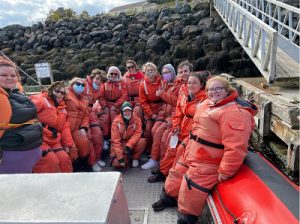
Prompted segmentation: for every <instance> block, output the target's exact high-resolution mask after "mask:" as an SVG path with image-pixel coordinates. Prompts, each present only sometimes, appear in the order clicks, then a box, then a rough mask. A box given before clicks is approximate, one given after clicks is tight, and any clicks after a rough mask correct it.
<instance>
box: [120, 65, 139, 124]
mask: <svg viewBox="0 0 300 224" xmlns="http://www.w3.org/2000/svg"><path fill="white" fill-rule="evenodd" d="M126 69H127V72H126V73H125V74H124V77H123V78H124V80H125V83H126V87H127V92H128V98H129V102H130V103H131V104H132V105H133V112H134V113H135V114H136V115H137V116H139V118H141V121H142V122H143V120H144V116H143V110H142V108H141V106H140V104H139V85H140V83H141V82H142V81H143V80H144V73H143V72H141V71H139V69H138V66H137V64H136V62H135V61H134V60H128V61H126Z"/></svg>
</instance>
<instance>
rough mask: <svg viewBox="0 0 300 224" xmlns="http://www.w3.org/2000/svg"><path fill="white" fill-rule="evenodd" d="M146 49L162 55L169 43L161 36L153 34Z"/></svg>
mask: <svg viewBox="0 0 300 224" xmlns="http://www.w3.org/2000/svg"><path fill="white" fill-rule="evenodd" d="M146 47H147V48H150V49H152V50H154V51H155V52H156V53H164V52H165V50H166V49H168V48H169V47H170V43H169V42H168V41H167V40H166V39H165V38H163V37H162V36H159V35H156V34H154V35H153V36H151V37H150V38H149V40H148V41H147V43H146Z"/></svg>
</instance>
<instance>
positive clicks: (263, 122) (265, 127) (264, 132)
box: [259, 101, 271, 137]
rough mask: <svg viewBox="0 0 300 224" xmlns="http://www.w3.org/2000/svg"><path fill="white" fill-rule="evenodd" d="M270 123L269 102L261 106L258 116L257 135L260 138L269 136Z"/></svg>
mask: <svg viewBox="0 0 300 224" xmlns="http://www.w3.org/2000/svg"><path fill="white" fill-rule="evenodd" d="M270 122H271V102H270V101H266V102H264V103H263V104H262V106H261V111H260V116H259V133H260V134H261V136H262V137H265V136H268V135H269V134H270V131H271V129H270V126H271V124H270Z"/></svg>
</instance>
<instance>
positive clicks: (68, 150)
mask: <svg viewBox="0 0 300 224" xmlns="http://www.w3.org/2000/svg"><path fill="white" fill-rule="evenodd" d="M65 151H66V153H68V154H69V153H70V147H69V146H66V147H65Z"/></svg>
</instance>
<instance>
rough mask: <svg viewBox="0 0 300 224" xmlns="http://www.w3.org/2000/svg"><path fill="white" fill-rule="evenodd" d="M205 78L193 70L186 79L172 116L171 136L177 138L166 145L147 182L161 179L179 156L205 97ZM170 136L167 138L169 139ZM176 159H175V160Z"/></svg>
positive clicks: (166, 174)
mask: <svg viewBox="0 0 300 224" xmlns="http://www.w3.org/2000/svg"><path fill="white" fill-rule="evenodd" d="M205 85H206V78H205V76H204V75H202V73H201V72H200V73H196V72H193V73H192V74H191V75H190V76H189V79H188V92H187V93H185V94H183V95H181V96H179V97H178V101H177V105H176V109H175V114H174V115H173V117H172V130H171V131H172V133H171V134H170V135H171V136H173V137H172V138H175V137H176V138H177V140H178V141H177V142H176V143H175V145H174V146H172V147H170V146H168V147H167V151H166V153H165V155H164V157H163V159H162V160H161V161H160V162H159V167H158V168H157V169H156V170H155V171H153V172H155V173H154V174H153V175H152V176H150V177H149V178H148V182H149V183H154V182H157V181H162V180H164V179H165V177H166V176H168V174H169V170H170V169H171V167H172V164H173V162H174V160H175V157H176V158H179V157H180V156H181V154H182V152H183V149H184V144H185V143H184V139H185V138H186V137H188V135H189V132H190V131H191V129H192V124H193V117H194V114H195V112H196V109H197V107H199V106H200V103H201V102H203V101H204V100H205V99H206V92H205ZM170 138H171V137H169V138H168V139H169V140H170ZM175 161H176V160H175Z"/></svg>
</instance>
